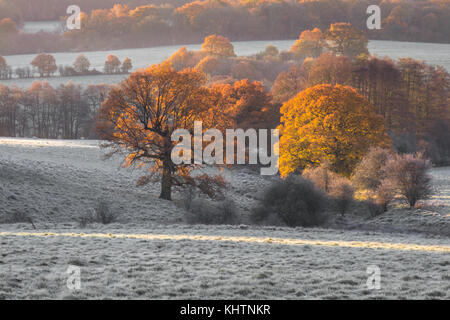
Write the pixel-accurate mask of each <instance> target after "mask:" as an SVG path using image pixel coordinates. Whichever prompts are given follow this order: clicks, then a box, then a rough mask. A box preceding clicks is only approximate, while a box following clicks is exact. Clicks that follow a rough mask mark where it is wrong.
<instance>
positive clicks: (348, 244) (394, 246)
mask: <svg viewBox="0 0 450 320" xmlns="http://www.w3.org/2000/svg"><path fill="white" fill-rule="evenodd" d="M0 236H2V237H6V236H19V237H75V238H111V239H142V240H192V241H224V242H243V243H265V244H267V243H269V244H281V245H299V246H305V245H310V246H325V247H345V248H370V249H385V250H406V251H434V252H448V253H450V246H436V245H430V246H427V245H419V244H408V243H390V242H372V241H368V242H365V241H325V240H302V239H286V238H260V237H227V236H205V235H186V234H180V235H169V234H111V233H54V232H0Z"/></svg>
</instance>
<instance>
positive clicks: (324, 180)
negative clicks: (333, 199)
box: [302, 162, 339, 193]
mask: <svg viewBox="0 0 450 320" xmlns="http://www.w3.org/2000/svg"><path fill="white" fill-rule="evenodd" d="M302 175H303V177H305V178H306V179H308V180H311V181H312V182H313V183H314V185H315V186H316V187H317V188H319V189H320V190H322V191H323V192H325V193H328V192H330V184H331V183H332V181H334V180H336V179H339V175H338V174H337V173H334V172H333V171H331V169H330V164H329V163H328V162H323V163H322V164H321V165H320V166H318V167H315V168H308V169H305V170H304V171H303V173H302Z"/></svg>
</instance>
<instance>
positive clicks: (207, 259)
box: [0, 138, 450, 299]
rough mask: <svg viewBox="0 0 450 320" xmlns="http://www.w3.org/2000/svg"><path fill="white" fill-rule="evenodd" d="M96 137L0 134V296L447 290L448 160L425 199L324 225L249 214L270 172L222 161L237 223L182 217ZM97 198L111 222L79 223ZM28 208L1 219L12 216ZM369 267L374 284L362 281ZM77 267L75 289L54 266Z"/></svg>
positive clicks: (410, 295)
mask: <svg viewBox="0 0 450 320" xmlns="http://www.w3.org/2000/svg"><path fill="white" fill-rule="evenodd" d="M98 144H99V142H98V141H58V140H55V141H52V140H39V139H9V138H0V299H14V298H22V299H33V298H37V299H55V298H56V299H86V298H87V299H96V298H100V299H104V298H115V299H129V298H137V299H148V298H153V299H328V298H332V299H349V298H354V299H392V298H395V299H449V298H450V273H449V270H450V222H449V220H450V168H437V169H433V179H434V186H435V188H436V193H435V196H434V197H433V198H432V199H430V200H427V201H424V202H422V203H421V204H420V209H415V210H408V209H405V208H404V207H402V206H401V205H398V206H396V207H395V208H393V209H392V210H390V211H389V212H388V213H386V214H384V215H381V216H379V217H377V218H368V217H367V214H366V213H365V212H356V213H354V216H351V217H347V218H346V219H344V221H342V220H341V219H336V220H335V221H330V223H329V225H327V226H326V228H310V229H307V228H284V227H256V226H250V225H249V223H248V214H249V210H250V209H251V207H252V206H253V204H254V203H255V201H256V199H257V198H258V195H257V194H258V191H259V190H261V189H262V188H263V187H264V186H265V185H267V184H268V183H269V182H270V180H271V179H273V178H267V177H266V178H263V177H261V176H259V175H257V174H255V173H254V172H252V171H250V170H246V169H239V170H231V171H226V172H224V175H225V179H226V180H227V181H228V182H229V183H230V184H231V187H230V189H229V190H228V193H229V195H230V196H231V197H232V198H233V200H234V201H235V202H236V204H237V205H238V210H239V212H240V216H241V224H240V225H236V226H204V225H187V224H186V223H185V222H184V214H183V212H184V211H183V209H182V207H181V203H180V202H181V198H182V195H181V194H180V193H175V197H174V198H175V201H173V202H168V201H164V200H160V199H158V195H159V192H158V191H159V190H158V189H159V185H157V184H153V185H152V184H150V185H147V186H146V187H136V179H137V177H139V175H140V172H138V171H137V170H130V169H121V168H120V159H118V158H115V159H109V160H106V161H105V160H102V154H103V153H104V151H102V150H100V149H99V147H98ZM101 199H102V200H107V201H108V202H111V203H112V208H113V209H114V210H115V211H116V212H117V213H119V218H118V221H117V222H115V223H113V224H109V225H101V224H89V225H88V226H86V227H81V226H80V223H79V220H80V217H82V216H83V215H85V214H86V213H88V212H89V211H91V210H92V208H93V207H94V206H95V205H96V204H97V203H98V202H99V201H100V200H101ZM24 212H25V213H27V215H28V216H29V217H31V218H32V220H33V223H34V225H35V226H36V230H35V229H34V228H33V227H32V225H31V224H30V223H28V222H20V223H12V222H14V221H13V220H14V217H17V215H18V214H19V213H24ZM372 265H376V266H378V267H379V268H380V272H381V274H380V276H381V288H380V289H379V290H376V289H370V288H369V287H368V286H367V284H366V282H367V279H368V277H369V276H370V275H369V274H367V273H366V270H367V268H368V267H369V266H372ZM69 266H78V267H80V271H81V289H80V290H69V289H68V287H67V285H66V281H67V277H68V275H67V274H66V270H67V268H68V267H69Z"/></svg>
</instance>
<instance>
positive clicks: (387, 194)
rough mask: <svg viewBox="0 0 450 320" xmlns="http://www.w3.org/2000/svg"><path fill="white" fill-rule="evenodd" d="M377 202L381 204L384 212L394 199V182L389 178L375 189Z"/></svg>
mask: <svg viewBox="0 0 450 320" xmlns="http://www.w3.org/2000/svg"><path fill="white" fill-rule="evenodd" d="M374 196H375V204H377V205H379V206H380V207H381V208H382V210H383V212H386V211H387V210H388V205H389V203H391V202H392V200H394V196H395V193H394V188H393V186H392V182H391V181H390V180H389V179H384V180H383V181H381V184H380V185H379V186H378V188H377V189H376V190H375V193H374Z"/></svg>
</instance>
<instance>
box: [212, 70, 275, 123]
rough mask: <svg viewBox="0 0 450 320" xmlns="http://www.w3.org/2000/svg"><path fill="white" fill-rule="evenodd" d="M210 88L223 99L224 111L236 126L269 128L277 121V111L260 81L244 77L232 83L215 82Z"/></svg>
mask: <svg viewBox="0 0 450 320" xmlns="http://www.w3.org/2000/svg"><path fill="white" fill-rule="evenodd" d="M212 89H213V90H215V91H217V92H220V94H221V95H222V97H223V98H224V99H225V101H226V103H227V108H226V110H225V113H226V114H227V116H228V117H229V118H231V119H232V120H233V122H234V125H235V126H236V127H237V128H241V129H249V128H254V129H270V128H273V127H275V126H276V125H277V124H278V123H279V120H280V118H279V111H278V110H277V109H276V107H275V106H274V105H273V104H272V103H271V96H270V95H269V94H268V93H267V92H266V91H265V90H264V85H263V84H262V83H261V82H258V81H254V82H250V81H248V80H247V79H244V80H241V81H237V82H235V83H234V84H233V85H230V84H215V85H213V87H212Z"/></svg>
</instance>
